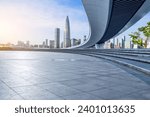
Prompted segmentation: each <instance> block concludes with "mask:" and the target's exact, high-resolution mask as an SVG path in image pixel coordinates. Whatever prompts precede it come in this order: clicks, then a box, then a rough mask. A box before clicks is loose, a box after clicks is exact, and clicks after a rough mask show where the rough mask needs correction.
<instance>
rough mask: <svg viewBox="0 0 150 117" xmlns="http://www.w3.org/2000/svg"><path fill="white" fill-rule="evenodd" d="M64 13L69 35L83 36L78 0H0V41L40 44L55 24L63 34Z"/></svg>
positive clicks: (84, 22)
mask: <svg viewBox="0 0 150 117" xmlns="http://www.w3.org/2000/svg"><path fill="white" fill-rule="evenodd" d="M66 16H69V18H70V25H71V38H77V39H79V38H80V39H83V36H84V35H87V36H88V34H89V24H88V20H87V16H86V13H85V11H84V8H83V6H82V3H81V0H0V43H7V42H11V43H17V41H18V40H21V41H28V40H29V41H30V42H31V43H33V44H40V43H42V42H43V41H44V40H45V39H49V40H53V39H54V34H55V33H54V32H55V28H60V29H61V41H62V40H63V37H64V27H65V20H66ZM148 21H150V13H149V14H147V15H146V16H145V17H144V18H142V19H141V20H140V21H139V22H138V23H136V24H135V25H134V26H133V27H131V28H130V29H129V30H127V31H126V32H125V33H123V34H121V35H119V36H118V38H121V37H122V36H123V35H128V34H129V33H131V32H134V31H135V30H136V29H137V28H138V27H140V26H143V25H146V23H147V22H148Z"/></svg>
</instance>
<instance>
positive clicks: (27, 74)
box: [0, 51, 150, 100]
mask: <svg viewBox="0 0 150 117" xmlns="http://www.w3.org/2000/svg"><path fill="white" fill-rule="evenodd" d="M0 99H1V100H5V99H6V100H11V99H13V100H20V99H21V100H23V99H25V100H60V99H61V100H64V99H68V100H70V99H76V100H82V99H85V100H86V99H87V100H101V99H150V85H149V83H147V82H145V81H144V80H142V79H141V78H138V77H136V76H135V75H132V74H130V73H129V72H127V71H125V70H124V69H121V68H120V67H117V66H116V65H114V64H111V63H108V62H107V61H104V60H103V59H98V58H93V57H88V56H83V55H76V54H65V53H50V52H15V51H14V52H13V51H12V52H9V51H7V52H6V51H3V52H0Z"/></svg>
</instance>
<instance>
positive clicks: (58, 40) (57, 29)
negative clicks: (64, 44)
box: [55, 28, 60, 48]
mask: <svg viewBox="0 0 150 117" xmlns="http://www.w3.org/2000/svg"><path fill="white" fill-rule="evenodd" d="M55 48H60V29H59V28H56V29H55Z"/></svg>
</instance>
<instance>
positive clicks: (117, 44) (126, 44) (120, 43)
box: [104, 36, 137, 49]
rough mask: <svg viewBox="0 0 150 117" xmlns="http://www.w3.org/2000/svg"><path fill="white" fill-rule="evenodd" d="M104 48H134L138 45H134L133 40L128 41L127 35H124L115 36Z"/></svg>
mask: <svg viewBox="0 0 150 117" xmlns="http://www.w3.org/2000/svg"><path fill="white" fill-rule="evenodd" d="M104 48H106V49H111V48H114V49H125V48H130V49H133V48H137V46H136V45H134V44H133V43H132V41H127V39H126V36H123V37H122V38H121V39H118V38H113V39H110V40H109V41H106V42H105V46H104Z"/></svg>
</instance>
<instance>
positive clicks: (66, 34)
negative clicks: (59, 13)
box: [64, 16, 71, 48]
mask: <svg viewBox="0 0 150 117" xmlns="http://www.w3.org/2000/svg"><path fill="white" fill-rule="evenodd" d="M70 46H71V40H70V22H69V17H68V16H67V18H66V25H65V32H64V48H67V47H70Z"/></svg>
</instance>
